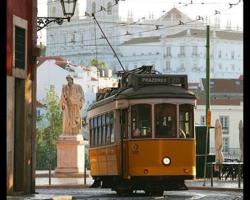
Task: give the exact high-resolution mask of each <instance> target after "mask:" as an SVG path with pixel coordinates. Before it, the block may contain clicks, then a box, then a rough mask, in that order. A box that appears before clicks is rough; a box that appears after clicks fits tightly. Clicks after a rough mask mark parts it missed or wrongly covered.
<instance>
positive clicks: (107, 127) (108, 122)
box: [105, 113, 111, 144]
mask: <svg viewBox="0 0 250 200" xmlns="http://www.w3.org/2000/svg"><path fill="white" fill-rule="evenodd" d="M105 118H106V144H110V141H111V140H110V125H109V124H110V116H109V113H106V114H105Z"/></svg>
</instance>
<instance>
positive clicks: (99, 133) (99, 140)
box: [97, 116, 102, 146]
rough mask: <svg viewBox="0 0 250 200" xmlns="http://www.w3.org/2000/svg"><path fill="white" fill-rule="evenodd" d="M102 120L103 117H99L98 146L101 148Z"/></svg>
mask: <svg viewBox="0 0 250 200" xmlns="http://www.w3.org/2000/svg"><path fill="white" fill-rule="evenodd" d="M101 130H102V120H101V116H98V117H97V138H98V139H97V143H98V144H97V146H101V145H102V132H101Z"/></svg>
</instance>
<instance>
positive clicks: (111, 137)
mask: <svg viewBox="0 0 250 200" xmlns="http://www.w3.org/2000/svg"><path fill="white" fill-rule="evenodd" d="M109 116H110V143H111V144H112V143H114V142H115V133H114V125H113V124H114V114H113V112H111V113H110V114H109Z"/></svg>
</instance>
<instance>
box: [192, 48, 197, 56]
mask: <svg viewBox="0 0 250 200" xmlns="http://www.w3.org/2000/svg"><path fill="white" fill-rule="evenodd" d="M197 52H198V47H197V46H194V47H193V53H192V55H193V56H197V55H198V53H197Z"/></svg>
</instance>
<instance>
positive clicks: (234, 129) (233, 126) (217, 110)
mask: <svg viewBox="0 0 250 200" xmlns="http://www.w3.org/2000/svg"><path fill="white" fill-rule="evenodd" d="M205 110H206V106H205V105H198V106H197V108H196V110H195V120H194V121H195V125H200V124H201V123H200V122H201V116H205V115H206V114H205V113H206V111H205ZM210 110H211V113H212V115H211V126H213V127H214V126H215V121H216V119H219V117H220V116H229V134H223V137H228V138H229V148H240V147H239V128H238V127H239V121H240V120H243V105H238V106H234V105H230V106H215V105H212V106H210ZM214 147H215V143H214V128H211V129H210V148H214Z"/></svg>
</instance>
